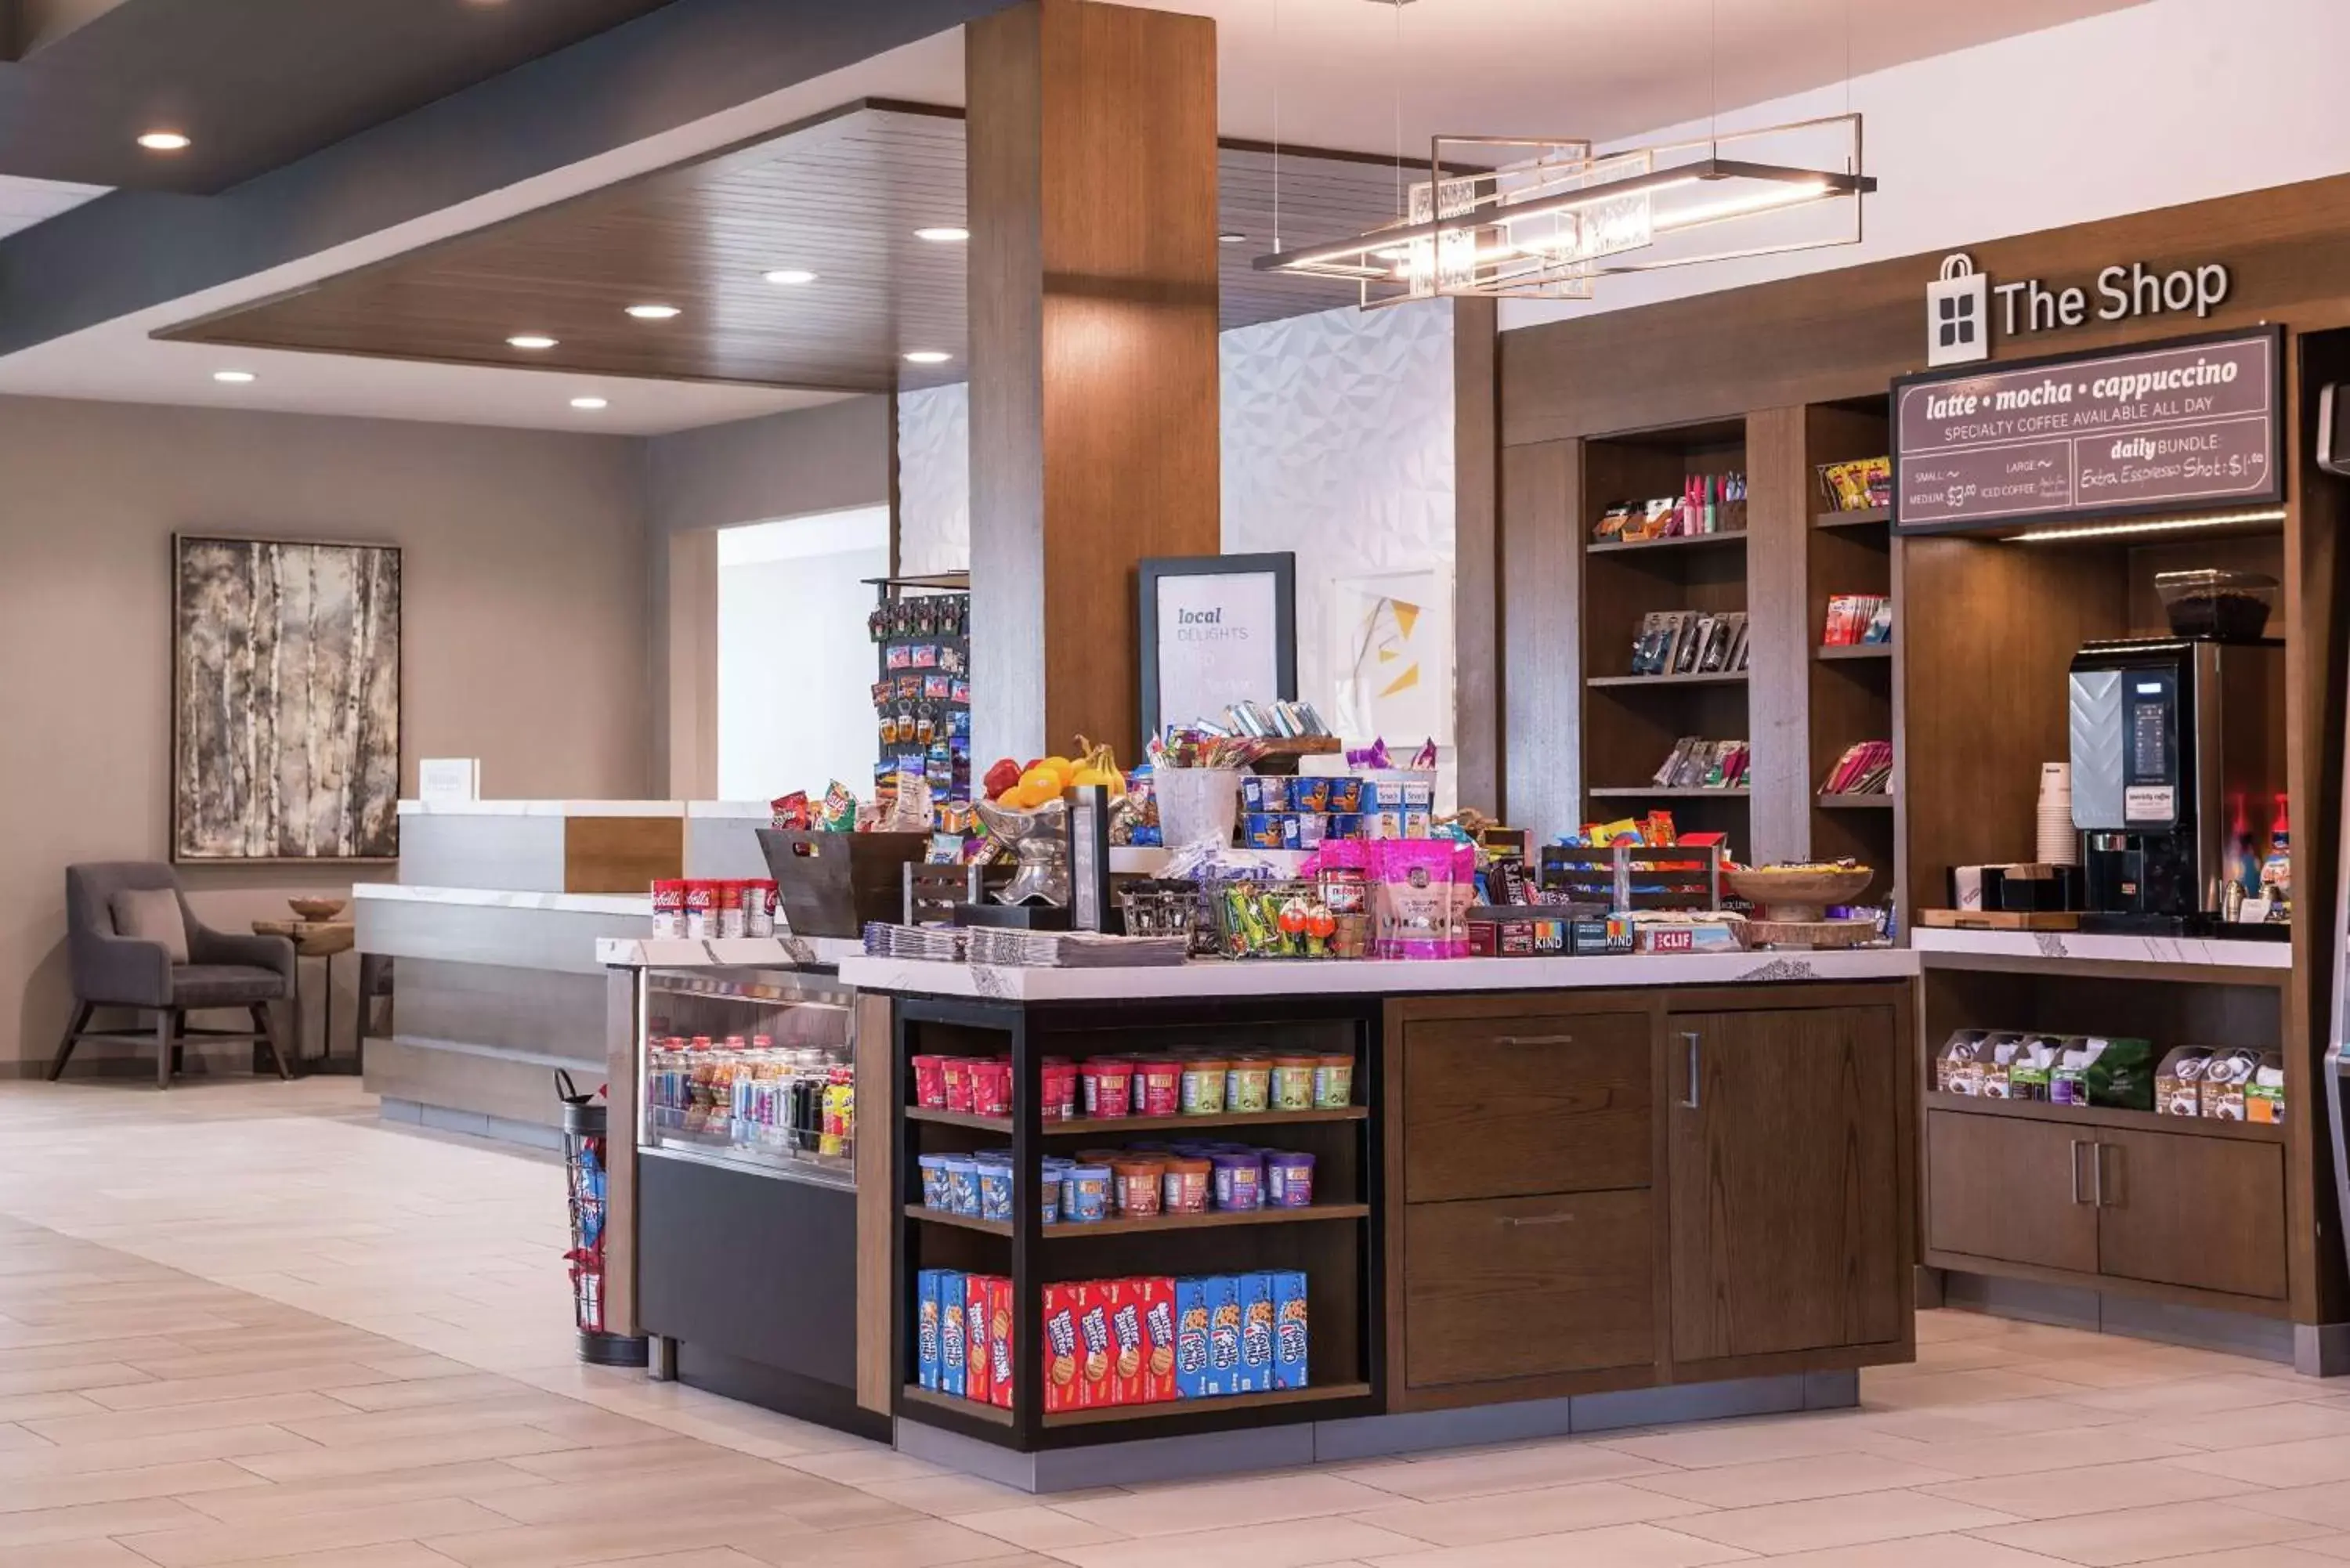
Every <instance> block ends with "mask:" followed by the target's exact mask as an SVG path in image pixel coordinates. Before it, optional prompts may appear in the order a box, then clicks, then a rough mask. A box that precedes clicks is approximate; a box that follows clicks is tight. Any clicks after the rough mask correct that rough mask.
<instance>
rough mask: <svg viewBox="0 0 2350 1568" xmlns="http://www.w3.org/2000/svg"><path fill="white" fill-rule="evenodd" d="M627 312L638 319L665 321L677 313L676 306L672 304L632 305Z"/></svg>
mask: <svg viewBox="0 0 2350 1568" xmlns="http://www.w3.org/2000/svg"><path fill="white" fill-rule="evenodd" d="M677 314H678V308H677V306H674V305H632V306H629V315H631V316H633V317H636V318H637V319H638V320H639V321H667V320H668V319H669V318H670V317H672V316H675V315H677Z"/></svg>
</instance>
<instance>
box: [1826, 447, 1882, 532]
mask: <svg viewBox="0 0 2350 1568" xmlns="http://www.w3.org/2000/svg"><path fill="white" fill-rule="evenodd" d="M1862 455H1863V456H1866V457H1878V456H1882V455H1884V454H1882V453H1880V452H1866V453H1863V454H1862ZM1826 461H1828V462H1842V461H1844V460H1843V459H1840V458H1833V457H1832V458H1829V459H1827V460H1826ZM1892 520H1893V509H1892V508H1891V507H1889V506H1861V507H1856V508H1854V509H1853V510H1852V511H1849V512H1823V513H1821V514H1819V515H1818V516H1816V517H1814V518H1813V519H1812V525H1813V526H1814V527H1815V528H1867V527H1871V526H1875V525H1878V524H1886V523H1889V522H1891V521H1892Z"/></svg>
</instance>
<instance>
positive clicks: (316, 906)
mask: <svg viewBox="0 0 2350 1568" xmlns="http://www.w3.org/2000/svg"><path fill="white" fill-rule="evenodd" d="M349 902H350V900H349V899H348V898H288V899H286V907H287V908H288V909H292V910H293V911H294V912H295V913H296V914H297V915H299V916H301V917H302V919H306V920H331V919H334V918H335V917H336V916H337V915H339V914H341V913H342V912H343V906H345V905H346V904H348V903H349Z"/></svg>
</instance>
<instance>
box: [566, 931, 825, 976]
mask: <svg viewBox="0 0 2350 1568" xmlns="http://www.w3.org/2000/svg"><path fill="white" fill-rule="evenodd" d="M864 951H865V945H864V943H862V942H860V941H858V940H855V939H853V938H848V937H713V938H711V939H708V940H702V941H694V940H688V939H686V938H682V937H602V938H598V940H597V942H596V961H597V962H598V963H599V964H602V965H604V966H605V967H607V968H609V969H798V968H801V967H803V966H805V965H808V964H837V963H840V962H842V961H845V960H847V959H851V958H856V957H859V956H861V955H862V954H863V953H864Z"/></svg>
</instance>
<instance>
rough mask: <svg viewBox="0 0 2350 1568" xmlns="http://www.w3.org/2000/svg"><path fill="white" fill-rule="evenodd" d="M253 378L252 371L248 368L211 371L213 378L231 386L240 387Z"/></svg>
mask: <svg viewBox="0 0 2350 1568" xmlns="http://www.w3.org/2000/svg"><path fill="white" fill-rule="evenodd" d="M252 379H254V377H253V372H252V371H250V370H214V371H213V380H215V381H226V382H227V383H229V385H231V386H233V387H242V386H244V384H245V383H246V382H247V381H250V380H252Z"/></svg>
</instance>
